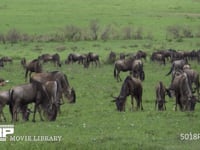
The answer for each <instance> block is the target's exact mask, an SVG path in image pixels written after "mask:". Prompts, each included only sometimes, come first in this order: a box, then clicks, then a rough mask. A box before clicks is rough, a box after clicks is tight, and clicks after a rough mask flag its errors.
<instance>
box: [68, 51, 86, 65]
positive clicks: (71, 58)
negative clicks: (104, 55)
mask: <svg viewBox="0 0 200 150" xmlns="http://www.w3.org/2000/svg"><path fill="white" fill-rule="evenodd" d="M86 59H87V56H86V55H85V54H82V55H81V54H76V53H70V54H69V55H68V57H67V59H66V60H65V64H70V63H71V64H73V63H74V62H78V64H83V63H84V61H86Z"/></svg>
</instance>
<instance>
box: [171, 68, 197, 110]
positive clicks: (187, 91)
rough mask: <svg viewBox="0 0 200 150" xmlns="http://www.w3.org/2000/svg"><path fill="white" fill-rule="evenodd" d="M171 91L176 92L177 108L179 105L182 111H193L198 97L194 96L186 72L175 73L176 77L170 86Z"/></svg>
mask: <svg viewBox="0 0 200 150" xmlns="http://www.w3.org/2000/svg"><path fill="white" fill-rule="evenodd" d="M169 89H170V90H173V91H174V92H175V97H176V106H175V110H177V105H179V107H180V110H181V111H193V110H194V108H195V104H196V101H197V99H196V97H195V96H194V95H193V94H192V90H191V88H190V85H189V81H188V76H187V74H186V73H185V72H182V73H177V74H176V73H175V77H174V79H173V81H172V83H171V85H170V88H169Z"/></svg>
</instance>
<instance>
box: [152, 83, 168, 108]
mask: <svg viewBox="0 0 200 150" xmlns="http://www.w3.org/2000/svg"><path fill="white" fill-rule="evenodd" d="M166 94H167V95H168V96H169V97H171V94H170V93H169V90H168V89H167V88H166V87H165V86H164V84H163V83H162V81H160V82H159V83H158V84H157V85H156V100H155V109H156V107H157V106H158V110H159V111H163V110H166V105H165V103H166V101H165V95H166Z"/></svg>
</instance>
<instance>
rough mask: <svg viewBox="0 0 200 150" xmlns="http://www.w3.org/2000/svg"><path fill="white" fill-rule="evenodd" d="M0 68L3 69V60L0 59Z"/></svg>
mask: <svg viewBox="0 0 200 150" xmlns="http://www.w3.org/2000/svg"><path fill="white" fill-rule="evenodd" d="M0 67H4V63H3V59H0Z"/></svg>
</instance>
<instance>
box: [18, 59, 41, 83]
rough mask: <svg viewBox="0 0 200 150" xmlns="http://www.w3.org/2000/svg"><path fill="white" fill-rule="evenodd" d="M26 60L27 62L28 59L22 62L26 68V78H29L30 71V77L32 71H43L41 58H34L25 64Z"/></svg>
mask: <svg viewBox="0 0 200 150" xmlns="http://www.w3.org/2000/svg"><path fill="white" fill-rule="evenodd" d="M24 62H26V59H25V61H23V63H22V65H23V66H24V68H25V69H26V73H25V80H27V76H28V73H29V77H30V76H31V73H32V72H36V73H40V72H42V64H41V63H40V60H38V59H34V60H32V61H31V62H29V63H27V64H24Z"/></svg>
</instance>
